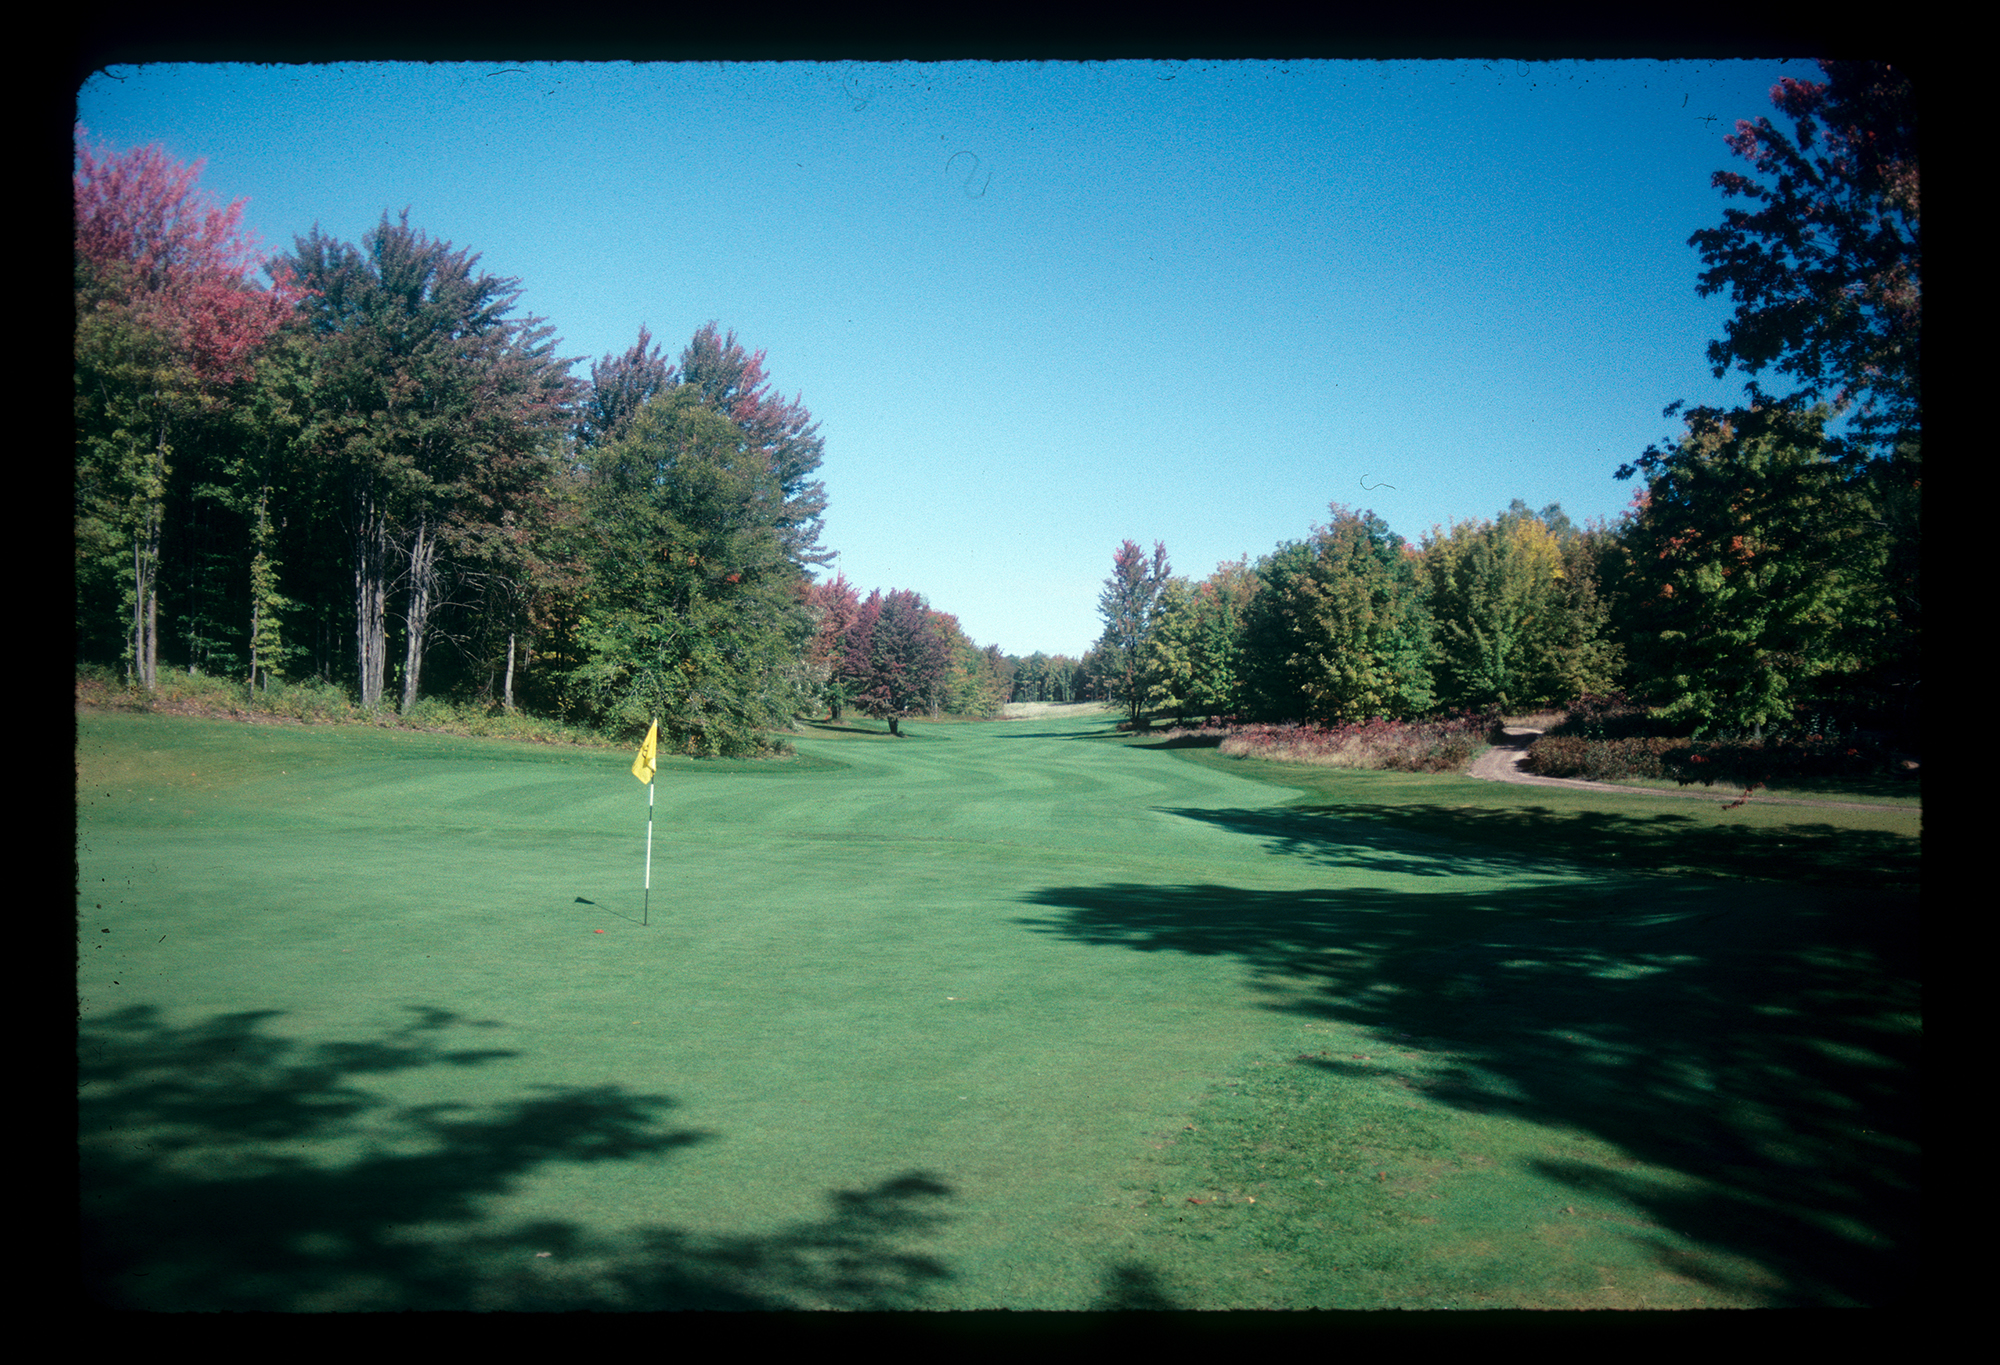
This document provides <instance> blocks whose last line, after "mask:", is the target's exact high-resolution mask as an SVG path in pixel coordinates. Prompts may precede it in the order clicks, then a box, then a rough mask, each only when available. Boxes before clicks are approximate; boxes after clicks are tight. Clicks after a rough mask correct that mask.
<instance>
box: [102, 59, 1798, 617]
mask: <svg viewBox="0 0 2000 1365" xmlns="http://www.w3.org/2000/svg"><path fill="white" fill-rule="evenodd" d="M1787 74H1789V75H1796V76H1802V77H1808V78H1810V77H1814V76H1817V74H1818V71H1817V68H1816V67H1815V66H1813V65H1812V64H1810V63H1806V62H1791V63H1781V62H1778V61H1770V60H1767V61H1751V62H1720V61H1685V62H1636V61H1607V62H1550V63H1527V62H1520V61H1512V60H1508V61H1501V60H1495V61H1492V62H1481V61H1413V62H1362V61H1342V62H1329V61H1305V62H1136V61H1135V62H1111V63H1069V62H1062V63H1057V62H1050V63H1039V62H1024V63H980V62H965V63H937V64H915V63H902V64H879V63H878V64H859V63H856V64H818V63H805V62H798V63H759V64H728V65H723V64H704V65H691V64H651V65H632V64H625V63H603V64H577V65H560V64H557V65H533V64H528V65H507V64H503V63H489V64H483V65H476V66H474V65H463V66H461V65H449V64H430V65H416V64H410V65H395V64H379V65H378V64H357V65H332V66H262V67H258V66H247V65H150V66H128V67H113V68H110V69H108V70H107V71H105V72H103V73H101V74H99V75H97V76H94V77H93V78H92V79H91V80H89V81H88V82H87V83H86V84H85V85H84V86H83V88H82V89H81V91H80V92H79V95H78V101H77V119H78V121H79V122H80V123H81V124H83V125H84V126H85V127H86V128H87V129H88V130H89V132H90V135H91V137H92V140H93V141H94V142H99V143H109V144H111V145H112V146H114V147H116V148H119V149H123V148H126V147H131V146H136V145H141V144H145V143H152V142H158V143H160V144H162V145H163V146H164V147H165V148H166V150H167V151H168V152H169V153H170V154H171V155H173V156H175V157H177V158H180V159H182V160H187V161H192V160H196V159H202V158H205V159H206V161H207V168H206V170H205V172H204V174H203V177H202V182H201V183H202V185H203V187H204V188H206V189H208V190H210V191H212V192H214V193H215V194H217V195H219V196H220V197H222V198H223V199H225V200H228V199H236V198H247V200H248V201H249V202H248V204H247V206H246V218H247V221H248V223H249V225H250V226H251V227H252V229H253V230H254V231H255V232H256V233H257V234H258V235H259V236H260V237H261V238H262V239H263V242H264V245H265V247H266V248H267V249H269V250H284V249H289V247H290V246H291V244H292V240H293V238H294V237H295V236H297V235H299V234H302V233H304V232H306V231H307V230H309V229H310V228H311V227H312V225H313V224H314V223H315V222H317V223H319V224H320V225H321V226H322V227H323V228H324V229H325V230H326V231H328V232H329V233H332V234H333V235H335V236H337V237H341V238H344V239H347V240H350V241H353V240H357V239H358V238H359V237H360V235H361V234H362V233H364V232H365V231H367V230H368V229H369V228H370V227H372V226H373V225H374V224H375V223H376V222H377V221H379V220H380V218H381V217H382V214H383V213H384V211H385V210H387V211H390V212H396V211H400V210H401V209H403V208H404V207H405V206H407V207H408V208H409V209H410V221H411V223H412V224H413V225H415V226H418V227H420V228H422V229H423V230H424V231H426V232H428V233H430V234H431V235H432V236H435V237H441V238H444V239H446V240H448V241H450V242H452V243H454V244H455V245H458V246H464V247H470V248H472V249H473V250H475V251H477V252H479V253H480V254H481V257H482V265H483V266H484V267H485V268H486V269H488V270H491V271H493V272H494V273H496V274H500V275H511V276H515V277H518V278H519V280H520V281H521V284H522V286H523V289H524V294H523V298H522V306H523V308H524V309H525V310H526V311H528V312H532V313H534V314H537V315H539V316H542V317H545V318H547V319H548V320H549V321H550V322H552V323H554V324H555V327H556V329H557V331H558V333H559V335H560V336H561V338H562V347H561V350H562V353H563V354H565V355H572V356H576V357H579V358H580V360H581V363H579V365H578V366H577V373H578V374H579V375H587V373H588V362H589V361H590V360H594V359H597V358H599V357H601V356H603V355H605V354H606V353H609V352H614V351H622V350H624V349H625V348H626V347H628V346H630V345H631V344H632V342H633V341H634V340H635V339H636V337H637V334H638V329H639V327H640V325H641V324H642V323H643V324H645V325H646V326H647V327H649V328H650V329H651V330H652V332H653V334H654V336H655V337H656V338H658V339H659V340H660V342H661V343H662V346H663V348H664V349H665V350H666V351H667V353H668V354H669V355H670V356H671V355H674V354H677V353H678V351H679V349H680V347H681V346H682V345H683V344H684V343H685V342H686V341H687V339H688V338H689V337H690V336H691V335H692V334H693V333H694V331H695V330H696V328H698V327H700V326H701V325H702V324H703V323H704V322H707V321H709V320H710V319H714V320H716V321H717V322H719V323H721V324H722V325H723V326H724V327H725V328H730V329H734V330H735V332H736V333H737V336H738V338H739V340H741V341H742V342H743V343H744V344H745V345H746V346H747V347H749V348H750V349H752V350H758V349H761V350H764V351H766V352H767V353H768V356H767V367H768V369H769V372H770V374H771V375H772V377H773V379H774V380H775V381H776V385H777V387H779V388H780V389H782V390H784V392H785V394H786V396H788V397H789V396H791V395H793V394H797V395H800V396H802V397H803V399H804V402H805V404H806V406H807V407H808V408H809V409H811V411H812V413H813V415H814V416H815V417H816V418H817V419H818V420H819V421H820V423H821V432H822V435H824V437H825V439H826V462H825V464H824V466H823V467H822V470H821V475H822V477H823V478H824V479H825V481H826V486H827V492H828V495H829V498H830V499H831V501H830V505H829V508H828V514H827V519H826V544H827V546H828V548H830V549H834V550H838V551H839V552H840V561H839V568H840V570H841V571H842V572H844V573H845V574H846V575H847V577H848V578H849V579H850V580H851V581H852V582H854V583H855V584H856V585H857V586H858V587H860V588H861V589H862V590H863V591H864V592H865V591H867V590H868V589H869V588H876V587H879V588H883V589H889V588H910V589H915V590H917V591H919V592H922V593H923V594H924V595H925V596H927V597H928V598H929V599H930V601H931V604H932V605H933V606H934V607H937V608H939V609H941V610H944V611H949V612H952V613H955V614H956V615H957V616H958V618H959V621H960V624H961V625H962V626H963V628H964V630H965V632H966V633H967V634H968V635H969V636H971V637H972V638H973V639H974V640H975V641H977V642H978V643H979V644H981V645H989V644H997V645H999V646H1000V647H1001V648H1002V649H1003V650H1004V651H1006V652H1007V653H1010V654H1020V655H1026V654H1029V653H1032V652H1033V651H1035V650H1037V649H1040V650H1044V651H1047V652H1049V653H1066V654H1070V655H1073V656H1074V655H1080V654H1081V653H1082V652H1083V651H1084V649H1085V648H1087V647H1088V646H1089V645H1090V644H1091V643H1092V642H1093V641H1094V640H1095V638H1096V636H1097V634H1098V632H1099V629H1100V623H1099V620H1098V617H1097V610H1096V604H1097V596H1098V592H1099V590H1100V588H1101V586H1102V582H1103V580H1104V578H1105V576H1106V574H1108V573H1109V571H1110V567H1111V559H1112V555H1113V553H1114V551H1115V550H1116V549H1117V547H1118V544H1119V542H1120V541H1122V540H1125V539H1128V538H1129V539H1132V540H1136V541H1139V542H1140V543H1141V544H1142V545H1145V546H1147V547H1148V548H1150V547H1151V545H1152V543H1153V542H1154V541H1155V540H1159V541H1164V542H1165V543H1166V546H1167V550H1168V553H1169V555H1170V556H1171V558H1172V560H1173V564H1174V567H1175V569H1176V571H1177V572H1180V573H1183V574H1187V575H1189V576H1192V577H1197V578H1198V577H1201V576H1204V575H1206V574H1207V573H1209V572H1210V571H1211V570H1213V569H1214V568H1215V566H1216V565H1217V564H1218V563H1220V562H1223V561H1225V560H1233V559H1236V558H1239V557H1241V556H1244V555H1248V556H1250V557H1251V558H1252V559H1253V560H1254V559H1255V558H1256V557H1257V556H1259V555H1262V554H1266V553H1268V552H1270V551H1271V550H1273V549H1275V548H1276V547H1277V546H1278V545H1279V544H1281V543H1282V542H1285V541H1289V540H1297V539H1300V538H1302V537H1304V536H1306V535H1307V534H1309V533H1310V531H1311V529H1312V527H1313V526H1314V525H1315V524H1316V523H1320V522H1324V521H1325V520H1326V518H1327V507H1328V504H1329V503H1336V502H1337V503H1343V504H1346V505H1348V506H1353V507H1365V508H1370V509H1373V510H1374V511H1375V512H1376V513H1378V514H1379V515H1380V516H1381V517H1382V518H1383V519H1384V520H1385V521H1387V522H1388V523H1389V525H1390V526H1391V527H1392V528H1393V529H1394V530H1396V531H1397V532H1399V533H1400V534H1402V535H1403V536H1405V537H1407V538H1409V539H1410V540H1413V541H1415V540H1419V539H1420V538H1421V537H1422V536H1423V535H1424V534H1425V533H1426V532H1427V531H1428V530H1429V529H1431V528H1432V527H1434V526H1440V525H1448V524H1450V523H1451V522H1453V521H1455V520H1461V519H1465V518H1473V517H1490V516H1492V515H1493V514H1494V513H1496V512H1498V511H1500V510H1501V509H1502V508H1504V507H1506V506H1507V504H1508V503H1509V502H1510V501H1511V500H1513V499H1515V498H1520V499H1522V500H1524V501H1526V502H1527V503H1529V504H1530V505H1531V506H1533V507H1536V508H1540V507H1542V506H1544V505H1546V504H1548V503H1551V502H1560V503H1561V504H1562V506H1563V508H1564V510H1565V511H1567V512H1568V513H1569V514H1570V516H1571V517H1572V519H1574V520H1576V521H1578V522H1582V521H1584V520H1585V519H1586V518H1592V517H1603V518H1606V519H1611V518H1615V517H1616V515H1617V514H1618V512H1619V511H1620V510H1621V509H1622V508H1623V506H1624V505H1625V504H1626V502H1627V501H1629V499H1630V496H1631V492H1632V488H1631V485H1630V484H1621V483H1618V482H1617V481H1616V480H1614V479H1613V478H1612V472H1613V471H1614V470H1615V469H1616V468H1617V467H1618V466H1619V465H1620V464H1621V463H1623V462H1625V461H1626V460H1629V459H1631V458H1632V457H1633V456H1635V455H1637V454H1638V453H1639V452H1640V451H1642V450H1643V449H1644V448H1645V447H1646V446H1647V445H1648V444H1651V443H1653V442H1655V441H1658V440H1660V439H1662V438H1664V437H1668V436H1670V435H1672V434H1673V430H1674V427H1673V424H1672V423H1670V422H1668V421H1666V420H1664V419H1663V418H1662V417H1661V415H1660V410H1661V409H1662V408H1663V407H1664V406H1665V405H1666V404H1668V403H1670V402H1672V401H1674V400H1675V399H1687V400H1689V401H1690V402H1710V403H1713V402H1723V401H1728V400H1730V399H1733V398H1734V397H1735V396H1736V395H1737V394H1738V393H1739V392H1740V380H1737V379H1729V380H1723V381H1717V380H1715V379H1713V378H1711V376H1710V375H1709V373H1708V368H1707V364H1706V361H1705V355H1704V347H1705V346H1706V344H1707V342H1708V341H1709V340H1710V339H1711V338H1713V337H1716V336H1718V335H1720V332H1721V327H1722V322H1723V319H1724V318H1725V317H1726V316H1727V314H1728V304H1727V302H1726V301H1725V300H1723V299H1721V298H1716V299H1708V300H1703V299H1699V298H1697V297H1696V295H1695V288H1694V285H1695V275H1696V272H1697V270H1698V268H1699V262H1698V258H1697V257H1696V254H1695V252H1694V250H1693V249H1692V248H1691V247H1689V246H1688V245H1687V238H1688V235H1689V233H1691V232H1693V231H1694V230H1696V229H1697V228H1700V227H1705V226H1709V225H1712V224H1714V223H1716V222H1718V221H1720V218H1721V213H1722V206H1723V201H1722V199H1721V196H1720V195H1719V194H1717V193H1716V192H1715V191H1714V190H1713V189H1711V188H1710V185H1709V177H1710V175H1711V173H1713V172H1714V171H1716V170H1718V169H1721V168H1723V167H1725V166H1729V165H1732V164H1735V163H1734V159H1733V158H1732V157H1731V156H1730V154H1729V152H1728V149H1727V148H1726V147H1725V146H1724V145H1723V141H1722V139H1723V137H1724V135H1725V134H1727V133H1728V132H1729V131H1730V130H1731V129H1732V128H1733V126H1734V123H1735V121H1736V120H1737V119H1739V118H1756V117H1758V116H1760V115H1767V114H1770V113H1771V106H1770V100H1769V93H1768V92H1769V90H1770V88H1771V86H1772V85H1773V84H1774V83H1775V82H1776V81H1777V79H1778V78H1779V77H1780V76H1782V75H1787ZM1364 484H1365V485H1366V488H1364ZM1383 485H1386V486H1383Z"/></svg>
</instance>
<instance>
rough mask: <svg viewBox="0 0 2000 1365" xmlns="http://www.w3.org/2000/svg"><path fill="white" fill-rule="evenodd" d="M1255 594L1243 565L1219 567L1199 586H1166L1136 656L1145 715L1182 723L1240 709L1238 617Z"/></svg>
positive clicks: (1181, 582) (1179, 581) (1177, 581)
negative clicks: (1155, 713)
mask: <svg viewBox="0 0 2000 1365" xmlns="http://www.w3.org/2000/svg"><path fill="white" fill-rule="evenodd" d="M1255 593H1256V575H1255V571H1254V570H1252V569H1251V568H1250V566H1249V564H1248V562H1247V561H1244V562H1239V563H1235V564H1224V565H1222V566H1221V567H1219V568H1218V569H1217V570H1216V571H1215V573H1214V574H1212V575H1210V576H1209V578H1207V579H1206V580H1204V581H1203V582H1200V583H1194V582H1190V581H1189V580H1187V579H1184V578H1174V579H1170V580H1168V583H1167V585H1166V587H1165V589H1164V590H1163V591H1162V592H1161V594H1160V600H1159V604H1158V608H1157V612H1156V616H1155V620H1154V624H1153V629H1152V633H1151V634H1150V635H1149V636H1148V637H1147V640H1146V644H1145V647H1144V649H1143V650H1142V651H1141V654H1142V666H1141V669H1140V672H1141V675H1142V676H1143V677H1144V679H1145V682H1146V687H1147V706H1148V709H1150V710H1153V711H1158V712H1172V713H1173V714H1174V716H1175V717H1176V718H1177V719H1185V718H1186V717H1187V716H1189V715H1190V714H1199V715H1205V716H1213V715H1223V714H1232V713H1234V712H1235V711H1237V710H1238V709H1239V708H1240V706H1241V700H1242V688H1243V679H1242V662H1243V644H1242V628H1243V612H1244V609H1245V608H1246V607H1247V605H1248V603H1249V600H1250V598H1251V597H1252V596H1254V595H1255Z"/></svg>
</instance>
